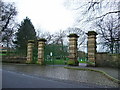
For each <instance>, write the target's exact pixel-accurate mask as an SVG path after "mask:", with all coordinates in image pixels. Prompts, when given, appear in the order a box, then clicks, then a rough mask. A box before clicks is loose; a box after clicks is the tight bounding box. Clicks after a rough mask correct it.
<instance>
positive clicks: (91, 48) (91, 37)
mask: <svg viewBox="0 0 120 90" xmlns="http://www.w3.org/2000/svg"><path fill="white" fill-rule="evenodd" d="M87 35H88V62H89V63H88V66H95V64H96V35H97V33H96V32H95V31H88V33H87Z"/></svg>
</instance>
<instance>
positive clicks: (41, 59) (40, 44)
mask: <svg viewBox="0 0 120 90" xmlns="http://www.w3.org/2000/svg"><path fill="white" fill-rule="evenodd" d="M45 42H46V40H45V39H43V38H41V39H39V40H38V64H40V65H43V64H44V47H45Z"/></svg>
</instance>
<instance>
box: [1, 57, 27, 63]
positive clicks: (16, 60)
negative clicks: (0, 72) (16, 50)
mask: <svg viewBox="0 0 120 90" xmlns="http://www.w3.org/2000/svg"><path fill="white" fill-rule="evenodd" d="M26 60H27V58H26V57H16V56H13V57H5V56H3V57H2V62H5V63H26Z"/></svg>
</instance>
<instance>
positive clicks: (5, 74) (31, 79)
mask: <svg viewBox="0 0 120 90" xmlns="http://www.w3.org/2000/svg"><path fill="white" fill-rule="evenodd" d="M2 88H100V86H94V85H89V84H82V83H81V84H74V83H66V82H62V81H56V80H52V79H47V78H40V77H35V76H30V75H27V74H22V73H16V72H12V71H6V70H2ZM101 88H103V87H101Z"/></svg>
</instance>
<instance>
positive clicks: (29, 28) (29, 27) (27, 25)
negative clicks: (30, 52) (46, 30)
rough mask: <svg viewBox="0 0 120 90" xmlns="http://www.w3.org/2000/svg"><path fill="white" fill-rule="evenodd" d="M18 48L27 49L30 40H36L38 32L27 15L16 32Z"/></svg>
mask: <svg viewBox="0 0 120 90" xmlns="http://www.w3.org/2000/svg"><path fill="white" fill-rule="evenodd" d="M16 39H17V43H16V44H17V49H19V50H24V51H27V43H28V40H36V32H35V29H34V26H33V24H32V22H31V21H30V19H29V18H28V17H26V18H25V19H24V20H23V22H21V25H20V26H19V28H18V32H17V33H16Z"/></svg>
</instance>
